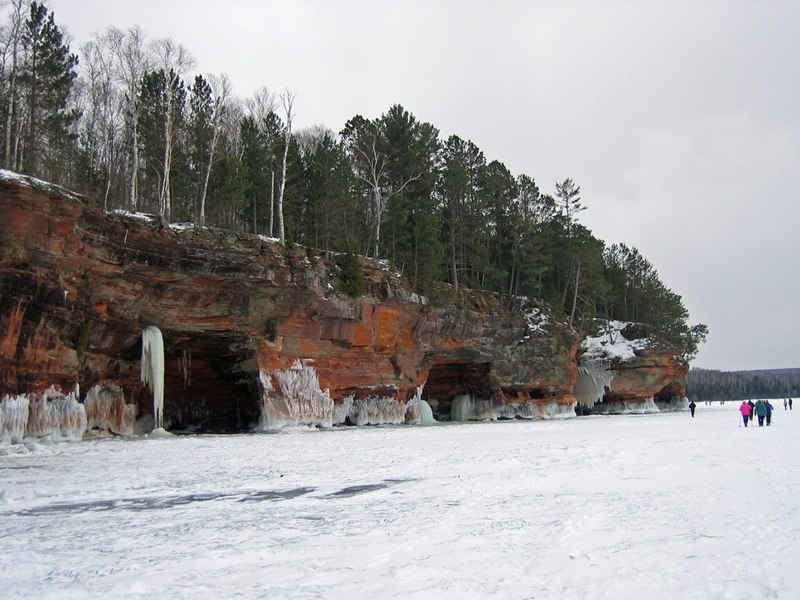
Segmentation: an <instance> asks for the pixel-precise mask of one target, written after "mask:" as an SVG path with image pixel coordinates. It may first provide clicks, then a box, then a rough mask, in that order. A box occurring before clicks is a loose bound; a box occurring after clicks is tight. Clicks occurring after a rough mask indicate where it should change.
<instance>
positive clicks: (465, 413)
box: [450, 394, 472, 421]
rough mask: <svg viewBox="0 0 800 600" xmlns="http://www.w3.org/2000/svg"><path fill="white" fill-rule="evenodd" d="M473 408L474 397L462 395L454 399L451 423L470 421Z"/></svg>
mask: <svg viewBox="0 0 800 600" xmlns="http://www.w3.org/2000/svg"><path fill="white" fill-rule="evenodd" d="M471 408H472V395H471V394H461V395H460V396H456V397H455V398H453V404H452V406H451V407H450V420H451V421H469V417H470V412H471Z"/></svg>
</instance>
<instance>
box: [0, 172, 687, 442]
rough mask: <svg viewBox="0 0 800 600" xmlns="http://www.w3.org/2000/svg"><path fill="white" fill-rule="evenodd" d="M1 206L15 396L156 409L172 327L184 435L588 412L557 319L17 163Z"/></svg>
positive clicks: (177, 410)
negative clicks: (157, 360) (76, 391)
mask: <svg viewBox="0 0 800 600" xmlns="http://www.w3.org/2000/svg"><path fill="white" fill-rule="evenodd" d="M0 212H1V214H2V219H0V395H2V394H27V393H32V392H42V391H43V390H45V389H47V388H49V387H50V386H51V385H56V386H57V387H60V388H61V389H63V390H65V391H66V390H72V389H73V388H74V386H75V385H76V384H78V383H79V384H80V389H82V390H87V391H88V390H90V389H92V388H93V386H95V385H97V384H98V383H101V382H103V383H106V384H107V383H109V382H110V383H113V384H114V385H118V386H120V389H121V390H122V393H123V394H124V397H125V400H126V402H128V403H131V404H134V405H136V407H137V409H138V413H139V415H147V414H152V412H153V408H152V400H151V395H150V392H149V390H148V389H147V388H146V387H144V385H143V384H142V382H141V380H140V357H141V335H142V330H143V328H144V327H146V326H156V327H158V328H159V329H160V330H161V331H162V333H163V338H164V345H165V360H166V378H165V403H164V417H165V421H166V422H167V423H169V424H170V425H171V426H172V427H173V428H186V429H191V430H205V431H240V430H249V429H252V428H254V427H258V426H259V423H260V424H261V426H262V427H264V426H265V423H264V418H265V411H266V413H267V415H269V414H272V415H273V417H275V416H276V415H277V418H278V419H279V420H280V418H283V417H285V418H286V419H287V420H289V421H290V420H291V419H292V418H295V419H296V420H298V421H303V420H304V419H303V418H297V417H298V415H300V417H302V415H303V414H305V413H304V412H303V411H311V412H313V411H314V410H316V406H317V403H318V402H319V401H320V400H321V401H323V402H329V403H330V405H331V406H332V407H333V409H332V410H338V411H339V412H338V413H337V414H338V416H337V417H336V418H335V419H334V422H352V423H370V422H387V421H388V422H403V419H405V420H412V421H413V420H415V419H418V415H417V414H411V412H410V411H409V410H407V409H408V406H407V405H408V403H409V402H410V401H419V400H420V399H425V400H427V401H428V403H429V404H430V405H431V407H432V408H433V413H434V416H435V417H436V418H439V419H449V418H450V416H451V411H452V410H454V408H455V407H454V404H455V403H460V404H459V410H460V411H461V410H466V411H467V412H466V413H464V414H466V418H471V419H473V418H474V419H481V418H504V417H507V418H514V417H539V418H543V417H548V416H563V415H574V412H573V407H574V405H575V396H574V394H573V386H574V384H575V382H576V380H577V378H578V371H579V370H578V363H577V356H578V354H579V350H578V348H579V344H580V341H581V340H580V339H579V337H578V335H577V334H576V333H575V332H574V331H571V330H570V329H568V328H566V327H565V326H563V325H559V324H558V323H556V322H555V320H553V319H552V318H546V316H545V315H546V312H539V311H537V310H529V311H528V312H527V313H526V312H523V311H521V310H518V309H517V310H511V309H508V308H507V307H505V306H504V305H503V304H502V303H501V302H500V301H499V300H498V299H497V298H494V297H492V296H487V295H482V294H476V293H459V294H455V293H453V291H452V290H451V289H448V288H447V287H446V286H442V287H441V288H440V289H439V290H437V293H436V294H434V295H433V296H432V297H431V298H422V297H419V296H417V295H416V294H414V293H413V292H412V291H411V289H410V288H409V286H408V284H407V282H406V281H405V280H404V279H402V278H401V277H399V276H397V275H396V274H393V273H392V272H391V271H390V269H389V268H388V267H386V266H385V265H383V264H381V263H379V262H375V261H361V263H362V268H363V271H364V276H365V287H366V293H365V294H364V295H362V296H360V297H358V298H351V297H349V296H347V295H345V294H344V293H342V292H341V291H340V290H341V285H340V283H341V282H340V270H339V268H338V267H337V265H336V262H335V260H333V259H329V258H326V257H323V256H321V255H319V254H317V253H314V252H309V251H307V250H306V249H304V248H302V247H299V246H286V245H283V244H281V243H278V242H277V241H275V240H270V239H267V238H264V237H260V236H256V235H243V234H235V233H231V232H227V231H221V230H213V229H196V228H193V227H178V226H169V225H166V224H164V223H162V222H161V221H159V220H158V219H155V218H146V217H144V216H141V215H129V214H115V213H112V214H107V213H104V212H103V211H102V210H99V209H98V208H96V207H95V206H94V205H93V204H92V203H90V202H89V201H88V200H87V199H86V198H83V197H80V196H76V195H74V194H71V193H69V192H67V191H65V190H63V189H60V188H56V187H54V186H50V185H48V184H46V183H44V182H40V181H38V180H35V179H31V178H27V177H21V176H18V175H14V174H12V173H8V172H0ZM653 368H654V369H655V371H658V369H659V367H658V366H657V365H655V366H654V367H653ZM684 375H685V374H684ZM651 379H652V380H649V379H647V378H645V380H643V381H645V384H644V387H642V386H640V387H638V388H637V387H636V386H637V385H639V384H632V385H627V384H625V385H623V384H622V383H616V382H621V381H622V380H621V379H619V378H618V379H617V380H615V386H616V387H613V388H612V389H611V390H610V392H612V393H614V394H617V395H618V396H619V395H622V394H627V395H628V396H630V398H632V399H633V398H638V399H639V401H642V400H644V399H645V398H652V397H653V396H654V395H657V394H659V393H661V394H666V393H669V395H676V396H682V395H683V388H682V380H681V379H680V376H679V374H678V375H676V376H675V377H672V375H670V376H669V377H667V378H666V379H664V378H659V377H653V378H651ZM666 380H669V383H667V384H666V385H667V386H668V387H669V389H668V390H667V392H665V391H664V389H666V388H665V384H664V381H666ZM309 386H310V388H313V389H309ZM423 386H424V387H423ZM420 390H421V392H420ZM628 396H626V397H628ZM464 397H471V398H473V401H472V402H471V403H469V405H468V406H467V407H466V408H464V406H462V404H463V403H461V400H460V399H462V398H464ZM620 397H621V396H620ZM303 407H305V408H303ZM392 407H401V409H400V410H396V411H395V412H394V413H393V412H392V410H393V409H392ZM121 410H122V409H119V411H121ZM119 411H118V412H119ZM370 411H372V412H370ZM376 411H377V413H380V414H378V415H377V416H375V417H372V416H370V415H371V414H373V413H375V412H376ZM283 413H287V414H285V415H283ZM288 413H292V414H293V415H294V416H292V415H291V414H288ZM120 414H121V413H120ZM381 414H382V415H384V416H383V417H381ZM386 414H395V415H396V416H394V417H392V418H390V419H386V418H385V415H386ZM281 415H283V417H282V416H281ZM382 419H383V421H382ZM308 420H309V421H310V422H313V421H314V419H308ZM125 427H127V425H126V426H125Z"/></svg>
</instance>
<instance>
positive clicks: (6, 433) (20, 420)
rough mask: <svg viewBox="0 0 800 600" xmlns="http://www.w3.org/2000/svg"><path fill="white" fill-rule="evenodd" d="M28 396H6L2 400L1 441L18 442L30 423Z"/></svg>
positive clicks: (0, 403)
mask: <svg viewBox="0 0 800 600" xmlns="http://www.w3.org/2000/svg"><path fill="white" fill-rule="evenodd" d="M28 405H29V402H28V398H27V396H24V395H21V396H4V397H3V401H2V402H0V442H7V441H8V442H11V443H12V444H18V443H20V442H21V441H22V438H23V437H25V426H26V425H27V423H28Z"/></svg>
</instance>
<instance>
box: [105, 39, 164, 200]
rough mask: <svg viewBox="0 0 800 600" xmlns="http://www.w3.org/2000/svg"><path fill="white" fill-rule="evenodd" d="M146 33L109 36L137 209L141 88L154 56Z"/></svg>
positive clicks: (131, 190) (132, 196)
mask: <svg viewBox="0 0 800 600" xmlns="http://www.w3.org/2000/svg"><path fill="white" fill-rule="evenodd" d="M145 38H146V36H145V33H144V32H143V31H142V29H141V28H140V27H139V26H134V27H131V28H129V29H128V30H127V31H122V30H121V29H117V28H115V27H112V28H110V29H108V31H107V32H106V35H105V39H106V43H107V44H108V46H109V48H110V51H111V53H112V56H113V58H114V61H115V63H116V67H117V69H116V74H117V77H118V78H119V81H120V82H121V84H122V88H123V93H124V98H125V104H126V107H127V111H126V117H127V126H128V140H129V146H128V148H129V160H130V171H129V173H128V181H129V183H128V204H129V208H130V209H131V210H133V211H135V210H137V208H138V204H139V98H140V94H139V88H140V86H141V84H142V78H143V77H144V74H145V73H146V72H147V71H148V70H149V69H150V67H151V63H152V59H151V55H150V53H149V51H148V47H147V45H146V39H145Z"/></svg>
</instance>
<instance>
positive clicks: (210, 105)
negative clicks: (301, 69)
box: [0, 0, 707, 359]
mask: <svg viewBox="0 0 800 600" xmlns="http://www.w3.org/2000/svg"><path fill="white" fill-rule="evenodd" d="M0 14H1V13H0ZM65 40H66V38H65V35H64V32H63V31H62V30H61V29H60V28H59V27H58V25H57V24H56V22H55V15H54V13H53V12H51V11H48V9H47V8H46V7H45V6H43V5H42V4H40V3H37V2H31V1H30V0H11V2H10V3H9V9H8V10H7V11H6V15H5V22H4V23H3V25H2V30H0V60H1V61H2V62H1V63H0V99H1V100H0V133H2V147H0V165H2V167H3V168H6V169H9V170H12V171H17V172H21V173H24V174H28V175H32V176H35V177H38V178H41V179H45V180H48V181H52V182H54V183H57V184H59V185H62V186H64V187H67V188H70V189H72V190H74V191H77V192H79V193H82V194H84V195H86V196H88V197H90V198H93V199H95V201H96V202H97V203H98V204H99V205H100V206H101V207H102V208H103V209H105V210H114V209H124V210H128V211H137V212H149V213H155V214H159V215H161V216H162V217H163V218H164V219H166V220H167V221H169V222H193V223H195V224H197V225H198V226H213V227H220V228H225V229H231V230H235V231H243V232H251V233H257V234H263V235H268V236H270V237H277V238H278V239H280V240H281V241H283V242H285V243H298V244H302V245H304V246H306V247H308V248H309V249H316V250H319V251H322V252H326V253H332V252H336V253H343V254H346V255H364V256H370V257H373V258H380V259H386V260H388V261H390V262H391V263H392V265H393V266H394V267H395V268H396V269H398V270H399V271H401V272H402V273H403V275H405V276H406V277H407V278H408V279H409V280H410V281H411V283H412V284H413V285H414V286H415V288H416V289H417V290H418V291H420V292H421V293H427V292H429V291H430V289H431V284H432V282H433V281H436V280H439V281H446V282H449V283H450V284H451V285H452V286H453V288H454V289H455V290H457V289H458V288H459V287H468V288H473V289H481V290H488V291H491V292H496V293H498V294H499V295H500V296H501V297H502V298H505V299H508V301H509V302H513V301H514V299H516V298H519V297H522V296H527V297H530V298H537V299H539V300H541V301H543V302H546V303H548V304H549V305H551V306H553V307H555V309H556V310H557V311H560V312H561V313H563V315H564V318H565V320H567V321H568V323H569V325H570V326H573V327H576V328H578V329H581V328H582V327H583V326H584V325H585V324H587V323H588V322H589V321H590V320H593V319H598V318H599V319H617V320H622V321H636V322H642V323H647V324H648V325H649V328H650V333H651V335H652V336H653V337H654V338H656V339H658V340H660V341H661V342H662V343H664V344H665V345H668V346H670V347H673V348H675V349H677V350H678V351H679V352H681V353H682V354H683V355H684V356H685V357H686V358H687V359H691V358H692V357H693V356H694V355H695V354H696V352H697V348H698V344H699V343H701V342H702V341H704V340H705V337H706V335H707V328H706V326H705V325H702V324H700V325H694V326H689V325H688V323H687V319H688V312H687V310H686V308H685V307H684V305H683V302H682V299H681V298H680V296H678V295H677V294H675V293H674V292H673V291H672V290H670V289H669V288H668V287H667V286H665V285H664V283H663V282H662V281H661V280H660V278H659V276H658V273H657V272H656V270H655V268H654V267H653V266H652V265H651V264H650V263H649V262H648V261H647V260H646V259H645V258H644V257H643V256H642V255H641V254H640V253H639V251H638V250H636V249H635V248H632V247H628V246H626V245H625V244H614V245H611V246H607V245H606V244H605V243H604V242H603V241H601V240H599V239H597V238H596V237H594V236H593V235H592V232H591V231H590V230H589V229H588V228H586V227H585V226H583V225H582V224H580V223H579V222H578V219H577V217H578V214H579V213H580V212H581V211H582V210H583V209H584V206H583V205H582V202H581V192H580V187H579V186H578V185H577V184H576V183H575V182H574V181H572V180H571V179H566V180H564V181H563V182H558V183H556V185H555V190H554V193H553V194H548V193H546V192H543V191H542V190H541V189H540V188H539V186H538V184H537V183H536V181H535V180H534V178H533V177H531V176H529V175H526V174H519V175H516V176H515V175H513V174H512V173H511V172H510V171H509V170H508V168H506V166H505V165H504V164H503V163H502V162H500V161H498V160H489V159H487V157H486V156H485V155H484V153H483V151H481V149H480V148H478V147H477V146H476V145H475V144H474V143H472V142H471V141H469V140H465V139H463V138H460V137H458V136H456V135H451V136H449V137H448V138H446V139H442V138H441V137H440V135H439V131H438V130H437V129H436V127H434V125H432V124H431V123H425V122H421V121H419V120H418V119H417V118H416V117H415V116H414V115H413V114H412V113H410V112H409V111H408V110H406V109H404V108H403V107H402V106H400V105H393V106H391V107H389V109H388V110H387V111H386V112H385V113H384V114H382V115H380V116H379V117H376V118H371V119H370V118H366V117H363V116H361V115H355V116H353V117H352V118H351V119H349V120H348V121H347V122H346V123H345V124H344V126H343V127H342V129H341V131H339V132H338V133H336V132H334V131H333V130H330V129H327V128H326V127H322V126H313V127H309V128H306V129H303V130H300V131H294V130H293V129H292V120H293V116H294V115H293V108H292V105H293V101H294V98H295V95H294V94H293V93H291V92H289V91H288V90H287V91H285V92H284V93H283V94H280V95H277V96H276V95H275V94H272V93H270V92H269V91H268V90H267V89H266V88H261V89H260V90H258V91H257V92H256V93H254V94H253V96H252V97H249V98H237V97H236V96H234V94H233V90H232V86H231V84H230V81H229V80H228V79H227V77H226V76H224V75H217V76H211V75H209V76H203V75H199V74H197V75H194V76H193V77H192V76H190V73H192V72H193V71H194V68H195V62H194V59H193V58H192V56H191V54H190V53H189V51H188V50H187V49H186V48H185V47H183V46H182V45H181V44H178V43H176V42H174V41H173V40H171V39H168V38H167V39H157V40H148V39H147V36H146V34H145V32H144V31H142V30H141V29H140V28H138V27H132V28H130V29H127V30H121V29H118V28H113V27H112V28H109V29H107V30H106V31H104V32H100V33H97V34H95V36H94V37H93V38H92V39H91V40H89V41H87V42H85V43H84V44H83V45H81V46H80V54H79V55H77V54H73V53H72V52H71V50H70V47H69V44H68V43H67V42H66V41H65ZM79 56H80V59H79Z"/></svg>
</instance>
